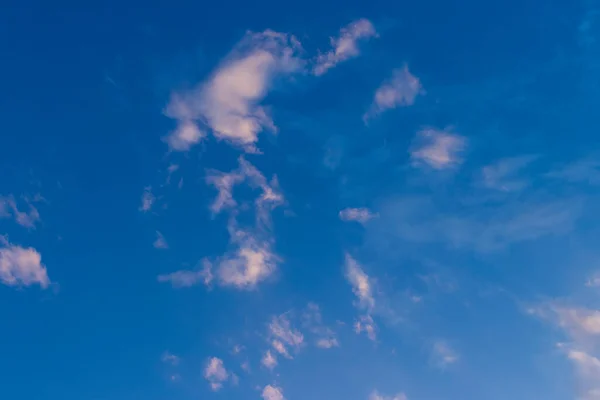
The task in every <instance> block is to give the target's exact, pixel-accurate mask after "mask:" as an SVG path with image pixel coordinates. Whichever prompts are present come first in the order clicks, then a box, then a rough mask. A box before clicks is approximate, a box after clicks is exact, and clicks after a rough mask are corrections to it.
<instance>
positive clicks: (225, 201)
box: [206, 170, 245, 214]
mask: <svg viewBox="0 0 600 400" xmlns="http://www.w3.org/2000/svg"><path fill="white" fill-rule="evenodd" d="M244 179H245V177H244V175H242V174H241V173H239V172H237V171H234V172H231V173H225V172H220V171H213V170H211V171H208V174H207V176H206V183H208V184H209V185H213V186H214V187H215V188H216V189H217V190H218V191H219V194H218V195H217V198H216V199H215V201H214V202H213V203H212V204H211V206H210V210H211V211H212V213H213V214H218V213H220V212H221V211H222V210H223V209H226V208H228V209H231V208H234V207H235V206H236V205H237V203H236V201H235V200H234V199H233V188H234V186H235V185H237V184H239V183H241V182H243V181H244Z"/></svg>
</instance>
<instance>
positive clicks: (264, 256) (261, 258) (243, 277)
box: [217, 237, 280, 289]
mask: <svg viewBox="0 0 600 400" xmlns="http://www.w3.org/2000/svg"><path fill="white" fill-rule="evenodd" d="M279 261H280V259H279V257H277V256H276V255H275V254H274V253H273V252H272V251H271V249H270V245H269V244H268V243H266V242H262V243H261V242H257V241H256V240H255V239H254V238H252V237H247V239H245V240H243V242H242V244H241V245H240V247H239V248H238V249H237V250H235V251H234V252H230V253H228V254H226V255H225V256H224V257H223V258H222V259H221V260H220V261H219V263H218V267H217V277H218V279H219V282H220V283H221V284H222V285H224V286H234V287H237V288H238V289H252V288H254V287H255V286H256V285H257V284H258V283H260V282H262V281H264V280H265V279H267V278H268V277H269V276H271V275H272V274H273V273H274V272H275V270H276V269H277V263H278V262H279Z"/></svg>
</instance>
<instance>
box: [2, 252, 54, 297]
mask: <svg viewBox="0 0 600 400" xmlns="http://www.w3.org/2000/svg"><path fill="white" fill-rule="evenodd" d="M0 281H2V283H4V284H5V285H8V286H31V285H40V286H41V287H42V288H44V289H45V288H47V287H48V285H50V279H49V278H48V272H47V271H46V266H45V265H44V264H42V256H41V255H40V253H38V252H37V251H36V250H35V249H34V248H31V247H28V248H24V247H21V246H17V245H13V244H6V246H4V247H0Z"/></svg>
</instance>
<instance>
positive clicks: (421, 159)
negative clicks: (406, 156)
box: [410, 128, 467, 170]
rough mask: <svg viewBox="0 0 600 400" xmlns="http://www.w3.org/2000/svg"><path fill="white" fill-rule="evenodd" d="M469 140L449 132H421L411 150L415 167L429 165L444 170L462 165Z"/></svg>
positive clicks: (431, 129) (427, 130) (428, 130)
mask: <svg viewBox="0 0 600 400" xmlns="http://www.w3.org/2000/svg"><path fill="white" fill-rule="evenodd" d="M466 144H467V140H466V139H465V138H464V137H462V136H459V135H456V134H453V133H451V132H449V131H447V130H439V129H434V128H427V129H423V130H421V131H419V132H418V133H417V136H416V138H415V140H414V142H413V145H412V147H411V150H410V157H411V160H412V163H413V165H414V166H416V167H419V166H423V165H427V166H429V167H431V168H433V169H437V170H442V169H448V168H452V167H455V166H457V165H460V164H461V163H462V158H461V153H462V152H463V150H464V149H465V148H466Z"/></svg>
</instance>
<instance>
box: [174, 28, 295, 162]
mask: <svg viewBox="0 0 600 400" xmlns="http://www.w3.org/2000/svg"><path fill="white" fill-rule="evenodd" d="M299 49H300V44H299V43H298V41H297V40H296V39H295V38H294V37H293V36H290V35H286V34H283V33H278V32H273V31H265V32H262V33H248V34H247V35H246V37H245V38H244V39H243V40H242V41H241V42H240V43H239V44H238V45H237V46H236V47H235V48H234V50H233V51H232V52H231V53H230V54H229V55H228V56H227V57H226V59H225V61H223V62H222V63H221V65H220V66H219V67H218V68H217V69H216V71H215V72H214V73H213V75H212V76H211V78H210V79H209V80H208V81H207V82H205V83H203V84H201V85H200V86H199V87H198V88H197V89H196V90H195V91H193V92H192V93H186V94H183V95H175V96H174V97H173V99H172V100H171V103H170V104H169V106H168V107H167V110H166V114H167V115H168V116H169V117H172V118H175V119H177V120H178V121H180V123H182V124H190V123H192V121H198V120H201V121H202V122H203V123H205V124H206V125H207V126H208V127H209V128H210V129H211V130H212V133H213V134H214V135H215V136H216V137H217V138H219V139H224V140H227V141H229V142H231V143H233V144H235V145H239V146H241V147H243V148H245V149H246V150H247V151H251V152H254V151H256V146H255V144H256V142H257V140H258V134H259V133H260V132H261V131H263V130H264V129H267V130H271V131H276V128H275V125H274V123H273V121H272V119H271V117H270V116H269V114H268V112H267V110H266V108H265V107H263V106H261V105H260V102H261V101H262V100H263V98H264V97H265V96H266V94H267V92H268V91H269V89H270V88H271V86H272V83H273V80H274V78H276V77H277V76H281V75H285V74H290V73H293V72H295V71H297V70H299V69H300V68H301V66H302V62H301V60H300V59H299V58H297V56H296V53H297V52H298V50H299ZM191 136H192V137H195V136H194V135H191ZM196 136H197V135H196ZM186 143H187V142H186Z"/></svg>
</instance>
